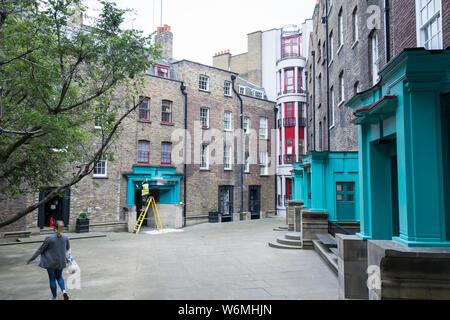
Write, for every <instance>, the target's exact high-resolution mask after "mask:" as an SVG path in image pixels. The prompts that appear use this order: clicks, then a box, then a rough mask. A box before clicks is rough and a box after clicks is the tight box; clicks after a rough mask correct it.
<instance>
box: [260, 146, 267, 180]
mask: <svg viewBox="0 0 450 320" xmlns="http://www.w3.org/2000/svg"><path fill="white" fill-rule="evenodd" d="M267 160H268V156H267V151H265V152H260V153H259V175H261V176H267V175H268V170H267V169H268V166H267V162H268V161H267Z"/></svg>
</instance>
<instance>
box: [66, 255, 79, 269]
mask: <svg viewBox="0 0 450 320" xmlns="http://www.w3.org/2000/svg"><path fill="white" fill-rule="evenodd" d="M66 269H67V272H68V273H75V272H77V270H78V269H79V268H78V264H77V262H76V261H75V259H74V258H73V257H72V253H71V251H70V249H69V250H67V252H66Z"/></svg>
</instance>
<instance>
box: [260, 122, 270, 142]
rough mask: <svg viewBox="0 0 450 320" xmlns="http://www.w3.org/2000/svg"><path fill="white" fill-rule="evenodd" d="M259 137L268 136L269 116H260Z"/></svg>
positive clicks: (265, 137) (264, 137)
mask: <svg viewBox="0 0 450 320" xmlns="http://www.w3.org/2000/svg"><path fill="white" fill-rule="evenodd" d="M259 137H260V138H261V139H267V138H268V128H267V118H264V117H261V118H259Z"/></svg>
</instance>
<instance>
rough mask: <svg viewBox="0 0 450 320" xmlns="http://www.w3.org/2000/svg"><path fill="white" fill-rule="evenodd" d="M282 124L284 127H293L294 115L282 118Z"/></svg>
mask: <svg viewBox="0 0 450 320" xmlns="http://www.w3.org/2000/svg"><path fill="white" fill-rule="evenodd" d="M283 123H284V126H285V127H295V123H296V121H295V118H294V117H289V118H284V120H283Z"/></svg>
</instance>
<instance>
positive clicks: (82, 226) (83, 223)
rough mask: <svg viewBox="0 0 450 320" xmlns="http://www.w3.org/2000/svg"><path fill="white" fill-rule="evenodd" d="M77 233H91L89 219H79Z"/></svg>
mask: <svg viewBox="0 0 450 320" xmlns="http://www.w3.org/2000/svg"><path fill="white" fill-rule="evenodd" d="M75 232H76V233H88V232H89V219H80V218H77V223H76V227H75Z"/></svg>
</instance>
